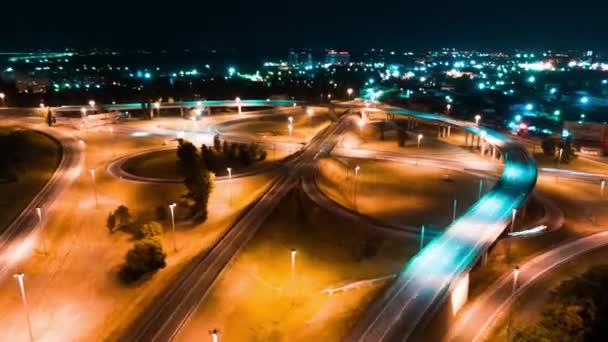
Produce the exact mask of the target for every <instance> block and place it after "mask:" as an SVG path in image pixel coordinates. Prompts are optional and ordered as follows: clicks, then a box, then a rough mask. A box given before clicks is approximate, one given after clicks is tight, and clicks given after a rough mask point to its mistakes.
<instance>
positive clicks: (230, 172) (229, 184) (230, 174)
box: [226, 167, 232, 205]
mask: <svg viewBox="0 0 608 342" xmlns="http://www.w3.org/2000/svg"><path fill="white" fill-rule="evenodd" d="M226 170H228V188H229V189H228V192H229V193H230V194H229V198H230V200H229V203H230V205H232V168H231V167H227V168H226Z"/></svg>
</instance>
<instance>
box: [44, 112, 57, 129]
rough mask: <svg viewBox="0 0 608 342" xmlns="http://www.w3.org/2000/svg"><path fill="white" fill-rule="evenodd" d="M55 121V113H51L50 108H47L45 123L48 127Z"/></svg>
mask: <svg viewBox="0 0 608 342" xmlns="http://www.w3.org/2000/svg"><path fill="white" fill-rule="evenodd" d="M56 123H57V118H56V117H55V115H53V112H52V111H51V108H49V109H48V111H47V112H46V124H47V125H49V127H51V126H53V125H54V124H56Z"/></svg>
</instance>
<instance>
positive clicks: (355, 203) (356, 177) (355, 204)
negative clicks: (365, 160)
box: [353, 165, 361, 211]
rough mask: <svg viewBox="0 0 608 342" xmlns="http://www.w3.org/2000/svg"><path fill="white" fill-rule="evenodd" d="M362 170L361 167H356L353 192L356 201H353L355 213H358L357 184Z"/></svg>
mask: <svg viewBox="0 0 608 342" xmlns="http://www.w3.org/2000/svg"><path fill="white" fill-rule="evenodd" d="M360 169H361V168H360V167H359V165H357V166H355V191H354V192H353V195H354V199H353V204H354V206H355V211H357V185H358V184H357V183H358V178H359V177H358V176H359V170H360Z"/></svg>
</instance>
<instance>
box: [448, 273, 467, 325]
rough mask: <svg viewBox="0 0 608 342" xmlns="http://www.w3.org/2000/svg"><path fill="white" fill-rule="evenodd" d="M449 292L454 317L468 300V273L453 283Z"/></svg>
mask: <svg viewBox="0 0 608 342" xmlns="http://www.w3.org/2000/svg"><path fill="white" fill-rule="evenodd" d="M451 292H452V293H451V295H450V301H451V304H452V305H451V306H452V315H456V314H457V313H458V311H459V310H460V308H462V306H463V305H464V304H466V302H467V300H468V299H469V272H467V273H464V274H461V275H460V277H459V278H458V279H457V280H456V281H455V282H454V285H453V287H452V291H451Z"/></svg>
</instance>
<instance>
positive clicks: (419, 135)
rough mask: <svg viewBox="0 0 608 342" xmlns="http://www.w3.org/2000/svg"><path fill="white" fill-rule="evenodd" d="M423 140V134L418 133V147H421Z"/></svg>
mask: <svg viewBox="0 0 608 342" xmlns="http://www.w3.org/2000/svg"><path fill="white" fill-rule="evenodd" d="M421 141H422V134H418V148H420V142H421Z"/></svg>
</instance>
